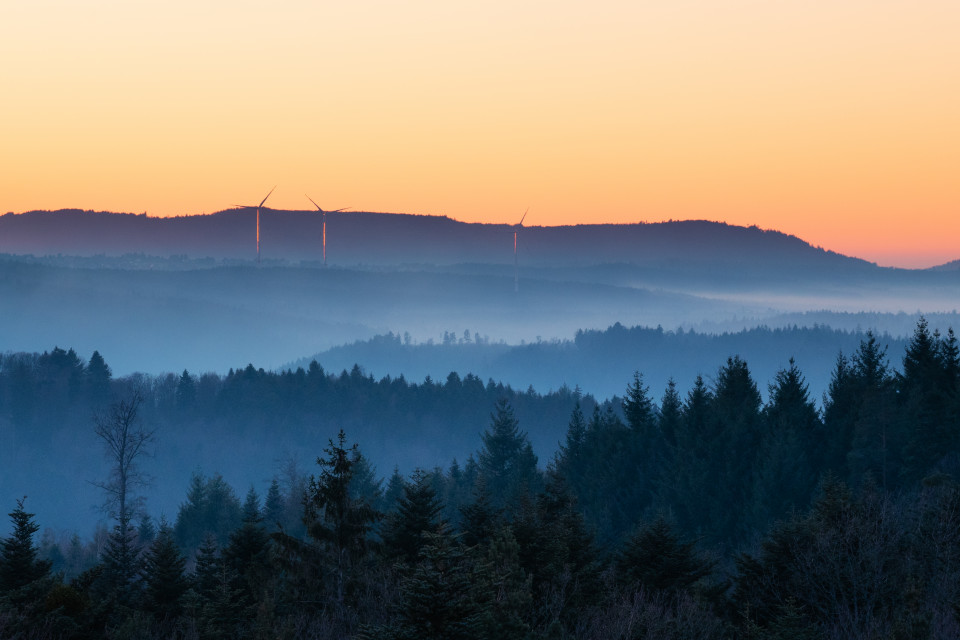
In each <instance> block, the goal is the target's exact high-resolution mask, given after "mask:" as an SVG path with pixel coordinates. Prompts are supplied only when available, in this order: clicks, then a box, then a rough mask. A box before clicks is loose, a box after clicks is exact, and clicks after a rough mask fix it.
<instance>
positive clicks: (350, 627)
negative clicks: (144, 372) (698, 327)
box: [0, 319, 960, 639]
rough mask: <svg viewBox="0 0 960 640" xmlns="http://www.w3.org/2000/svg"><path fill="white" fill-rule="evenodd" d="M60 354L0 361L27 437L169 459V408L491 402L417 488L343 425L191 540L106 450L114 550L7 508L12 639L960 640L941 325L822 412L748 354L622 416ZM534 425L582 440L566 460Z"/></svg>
mask: <svg viewBox="0 0 960 640" xmlns="http://www.w3.org/2000/svg"><path fill="white" fill-rule="evenodd" d="M43 358H46V359H47V360H46V361H44V362H45V363H46V364H45V365H44V366H46V365H49V361H50V360H51V359H53V360H55V361H57V362H59V363H61V364H66V365H68V366H65V367H63V368H62V369H61V372H62V373H63V375H62V376H60V377H57V376H47V377H44V376H42V375H34V376H33V377H29V376H26V375H24V371H23V370H22V369H21V370H18V369H17V367H27V368H28V369H29V368H30V367H29V366H28V365H30V362H31V361H30V359H29V358H27V357H26V356H22V357H19V358H17V357H13V356H11V357H10V358H7V359H4V360H3V361H2V362H0V364H2V365H3V366H2V368H0V390H2V391H0V393H2V394H3V395H2V396H0V402H2V405H0V416H2V417H0V420H3V421H4V422H3V425H4V429H3V431H4V432H5V433H7V434H11V433H13V434H15V435H14V436H13V437H25V436H24V435H23V433H24V430H23V425H30V424H32V425H35V424H39V423H40V421H39V418H38V416H40V415H45V416H47V417H46V418H44V423H45V421H46V419H47V418H50V417H51V416H53V417H54V418H55V417H56V416H59V415H66V414H67V413H68V412H70V411H73V410H74V409H76V408H77V407H79V406H81V405H82V404H83V403H87V404H86V405H85V406H87V407H88V408H89V409H90V410H91V411H93V412H94V414H95V415H96V419H95V420H94V426H95V431H96V434H97V437H99V438H100V439H101V440H102V441H103V443H104V444H109V443H111V442H117V440H116V439H115V437H116V435H117V434H121V433H122V434H124V440H123V442H127V443H129V442H139V443H142V444H143V445H144V447H145V449H144V450H147V449H149V447H150V446H151V444H152V443H153V442H154V441H155V439H160V440H161V441H162V438H163V437H164V433H163V431H162V429H160V428H156V427H153V426H151V425H152V424H157V423H156V422H152V420H153V419H155V418H156V417H157V416H159V415H161V413H162V411H170V412H178V411H179V412H181V413H180V416H181V418H182V420H184V421H189V420H191V419H193V418H194V417H195V415H196V414H195V413H194V412H202V411H209V412H211V415H215V414H217V413H218V412H229V411H233V412H234V413H232V414H229V416H234V417H237V416H241V415H246V416H250V418H249V419H250V420H276V421H277V423H278V424H283V415H282V413H283V412H282V411H278V408H287V409H289V407H290V406H292V405H294V404H296V403H302V402H307V401H308V400H309V398H311V397H316V396H317V395H318V394H319V391H318V389H320V388H321V387H323V386H324V385H331V386H332V388H334V389H336V390H337V393H338V394H342V395H337V396H321V397H323V398H325V399H326V401H325V402H324V403H318V404H317V405H316V406H315V411H316V412H317V414H318V415H319V414H322V413H324V412H327V411H330V412H335V411H336V410H337V409H336V407H337V406H341V407H342V406H344V405H356V406H364V405H365V404H366V403H367V402H370V403H371V406H379V405H378V404H377V403H379V402H382V401H383V398H384V397H388V398H390V399H391V401H392V402H394V401H397V400H398V399H402V398H404V397H408V398H409V399H411V401H412V400H413V399H414V398H415V399H416V400H417V401H418V402H422V401H425V400H424V398H425V397H426V396H421V395H419V394H429V393H432V394H434V395H435V396H436V398H437V400H436V402H437V405H438V406H440V405H443V406H456V405H458V404H459V406H461V407H463V408H464V411H465V412H466V410H467V407H469V406H472V404H471V403H474V402H480V403H486V406H487V410H488V411H489V419H488V420H487V421H486V424H485V426H484V428H483V430H482V433H480V434H479V439H478V440H476V441H475V442H474V445H473V446H472V447H470V448H467V449H465V450H464V451H463V457H460V458H458V459H457V460H452V461H450V462H449V463H448V464H446V465H444V466H442V467H433V466H430V465H427V466H428V468H417V469H415V470H414V471H413V472H412V473H401V472H399V471H395V472H394V473H392V474H389V473H388V474H387V476H386V477H381V476H380V475H379V474H378V473H377V469H376V468H375V467H374V465H373V464H372V463H371V461H370V459H369V458H368V457H366V456H365V455H364V449H365V447H367V446H368V444H367V443H365V441H364V437H365V436H367V435H368V434H357V433H354V432H352V431H350V430H349V427H348V426H347V425H344V426H345V427H347V430H346V432H344V431H340V432H339V434H337V433H336V432H335V430H328V431H327V432H326V433H327V436H326V437H327V438H329V439H328V440H327V441H326V442H327V444H326V446H325V447H323V448H322V450H321V451H318V452H317V460H316V462H317V464H316V466H315V467H314V468H313V469H311V470H309V471H308V472H307V473H304V472H302V471H299V470H298V469H296V468H295V467H291V468H288V469H286V470H285V472H279V473H277V475H276V476H275V478H274V479H273V481H272V482H271V483H270V485H269V488H268V489H267V490H266V492H265V493H264V495H263V496H260V495H258V493H257V491H256V490H255V489H253V488H251V489H249V490H245V488H242V489H243V490H241V492H240V493H238V492H237V489H236V488H234V487H231V486H230V484H229V483H227V482H226V481H225V480H224V478H223V477H222V476H220V475H219V474H216V473H213V474H212V475H208V474H205V473H202V472H199V471H198V472H196V473H194V474H193V476H192V478H184V479H182V480H180V481H179V482H181V483H182V484H183V485H184V486H187V487H188V489H187V492H186V495H185V496H184V498H183V501H182V503H181V505H180V508H179V509H178V512H177V514H176V517H175V518H171V519H170V520H169V521H167V520H163V519H160V520H159V521H158V520H157V519H155V518H153V517H151V516H150V515H148V514H150V513H151V509H150V504H149V503H144V502H143V501H142V500H140V499H138V498H140V497H142V492H141V491H140V490H139V488H138V487H139V484H138V483H139V481H140V480H146V478H144V477H143V476H142V475H141V474H140V473H139V472H140V471H141V469H140V468H139V466H138V462H140V458H139V454H138V453H136V452H132V453H133V455H131V456H126V457H125V456H124V455H117V454H116V447H113V448H110V447H109V446H108V447H107V449H106V451H107V454H106V456H105V457H104V463H103V465H102V473H101V478H102V482H101V486H102V487H103V489H104V498H105V500H106V507H107V509H108V513H109V514H110V516H111V520H110V526H109V527H102V528H101V529H99V530H98V531H97V532H95V534H94V535H93V536H92V537H91V538H87V539H85V538H81V537H79V536H74V537H73V538H72V539H69V540H59V539H56V538H55V537H51V536H41V535H38V534H39V531H40V529H39V525H38V522H42V521H43V520H44V518H45V517H47V515H46V514H43V513H38V514H36V515H34V514H33V513H32V512H31V510H30V499H29V497H27V498H26V499H22V500H18V501H16V502H15V504H12V505H10V508H11V509H12V511H11V513H10V518H11V524H12V527H11V528H10V535H9V537H7V538H5V539H3V542H2V545H0V637H34V638H47V637H50V638H52V637H63V638H87V637H90V638H93V637H104V636H106V637H115V638H135V637H136V638H140V637H147V638H150V637H156V638H161V637H164V638H165V637H183V638H197V637H199V638H233V637H262V638H325V637H330V638H341V637H355V638H678V639H679V638H771V639H772V638H777V639H787V638H820V637H825V638H955V637H957V636H958V635H960V485H958V484H957V478H958V473H960V457H958V453H960V451H958V449H960V438H958V434H960V348H958V344H957V340H956V337H955V336H954V334H953V332H952V331H948V332H947V333H946V334H945V335H940V334H939V333H937V332H931V331H930V330H929V328H928V327H927V324H926V321H925V320H922V319H921V321H920V322H919V323H918V325H917V327H916V330H915V331H914V334H913V336H912V338H911V339H910V341H909V342H908V344H907V347H906V349H905V350H904V352H903V354H902V357H898V356H895V355H894V354H888V353H887V352H886V350H885V349H884V347H883V346H882V345H881V344H880V343H879V342H878V340H877V338H876V337H875V336H874V335H873V334H870V333H868V334H866V335H865V337H864V338H863V340H862V341H861V342H860V344H859V346H858V347H857V348H856V349H855V350H854V351H853V352H851V353H848V354H841V355H840V356H838V358H837V360H836V363H835V365H834V368H833V371H832V375H831V381H830V385H829V390H828V393H827V395H826V397H825V398H824V403H823V407H822V410H820V409H818V406H817V405H816V404H815V402H814V400H813V399H812V398H811V397H810V394H809V391H808V388H807V385H806V382H805V377H804V374H803V372H802V371H801V370H800V369H799V368H798V367H797V366H796V365H795V364H794V363H793V362H792V361H791V362H790V364H789V366H787V367H786V368H784V369H783V370H781V371H780V372H779V373H778V374H777V375H776V376H775V378H774V379H773V380H771V381H769V389H768V393H767V394H766V398H767V399H766V401H764V400H763V398H762V397H761V394H760V390H759V387H758V383H757V382H756V381H755V380H754V378H753V376H752V375H751V372H750V369H749V367H748V364H747V362H745V361H744V360H743V359H741V358H740V357H738V356H731V357H730V358H728V359H727V360H726V362H725V363H723V364H722V365H721V366H720V367H719V369H718V371H717V373H716V376H715V377H714V378H713V379H712V381H711V382H709V383H708V382H707V381H706V380H705V379H704V378H702V377H698V378H697V380H696V381H695V383H694V384H693V385H692V386H691V387H690V388H687V389H680V388H678V386H677V385H676V384H674V383H672V382H671V383H670V384H669V385H668V386H667V388H666V390H665V391H663V392H662V393H660V392H657V393H654V392H651V390H650V389H649V388H648V386H647V385H646V384H645V383H644V378H643V375H642V373H640V372H638V373H636V374H635V375H634V376H633V378H632V379H631V380H628V381H625V382H626V385H625V386H626V389H625V392H624V394H623V397H622V398H616V399H615V400H614V401H612V402H605V403H598V402H596V401H595V400H594V399H592V398H590V397H581V395H580V394H579V393H578V392H577V391H576V390H569V389H567V390H564V391H563V393H559V394H552V395H551V394H548V395H546V396H540V395H539V394H536V393H533V392H532V390H531V391H529V392H519V393H518V392H516V391H513V390H512V389H509V388H507V387H503V386H498V385H496V384H493V383H492V382H491V383H488V384H486V385H484V384H483V383H482V382H481V381H479V380H478V379H476V378H474V377H472V376H470V377H465V378H464V379H462V380H461V379H460V378H459V377H456V378H454V377H451V378H450V379H448V380H447V381H446V383H444V384H435V383H433V382H432V381H428V383H427V384H424V385H410V384H409V383H406V381H403V380H399V381H398V380H397V379H384V380H381V381H380V382H377V381H374V380H373V379H371V378H369V377H365V376H364V375H363V374H362V372H361V371H359V370H358V369H357V370H355V371H354V372H352V373H347V372H344V373H343V374H342V375H340V376H337V375H332V374H328V373H326V372H323V371H322V369H321V368H320V367H319V365H311V367H309V368H308V369H307V370H299V371H288V372H284V373H281V374H269V373H266V372H263V371H257V370H255V369H253V368H252V367H250V368H249V369H247V370H240V371H234V372H231V373H230V374H229V375H228V376H226V377H224V378H220V377H219V376H209V377H207V378H206V379H204V377H200V378H198V379H195V378H194V377H192V376H190V374H189V373H187V372H184V374H183V375H181V376H180V377H179V378H176V377H175V378H174V380H173V381H169V380H168V381H167V382H165V383H163V384H158V382H159V381H157V380H151V379H146V378H136V377H133V378H124V379H119V380H115V379H112V377H111V376H110V372H109V367H107V366H106V363H105V362H103V359H102V358H101V357H100V356H99V354H95V355H94V357H91V359H90V361H89V362H88V363H83V362H82V360H80V359H79V358H78V357H77V355H76V354H73V353H71V352H70V351H64V350H54V351H53V352H49V353H46V354H43V355H42V356H38V357H37V358H35V359H34V361H33V363H34V364H37V362H40V360H41V359H43ZM891 359H895V360H897V361H898V366H897V367H896V368H895V367H894V366H893V365H892V364H891ZM16 371H19V372H20V373H19V374H17V373H15V372H16ZM31 371H32V372H33V374H37V372H38V371H42V368H37V367H34V368H33V369H31ZM17 384H19V385H21V386H20V387H18V386H17ZM310 385H316V386H310ZM391 385H395V388H394V387H391ZM401 388H405V389H407V391H397V389H401ZM294 389H297V390H298V391H297V392H296V393H294V392H293V390H294ZM38 390H39V391H38ZM164 390H165V391H164ZM377 393H381V394H384V395H383V396H382V397H380V398H379V399H378V398H376V397H375V394H377ZM71 394H72V395H71ZM351 394H353V395H351ZM405 394H409V395H406V396H405ZM457 394H459V395H457ZM334 397H335V398H336V400H333V399H332V398H334ZM78 403H79V404H78ZM202 407H205V408H202ZM521 407H524V411H526V412H538V411H540V412H545V413H546V412H547V410H548V409H549V411H550V412H551V413H549V417H548V419H549V420H561V421H562V424H563V425H565V428H566V435H565V437H563V438H562V441H561V442H560V446H559V449H558V450H557V451H556V453H555V454H554V455H553V456H551V457H550V458H549V459H539V460H538V457H537V455H536V454H535V453H534V449H533V447H532V445H531V441H530V438H529V437H528V434H527V433H526V429H527V427H526V422H525V420H526V417H525V416H526V415H527V414H525V413H522V412H521ZM561 408H562V409H563V415H555V414H556V413H559V411H560V409H561ZM411 410H412V407H411ZM58 412H59V413H58ZM48 414H49V415H48ZM338 415H346V414H345V413H344V414H338ZM444 415H446V414H444ZM229 416H227V417H226V418H225V419H229ZM148 418H149V419H148ZM192 424H195V425H200V424H202V423H200V422H197V423H192ZM10 425H19V428H18V429H19V430H15V429H13V428H10ZM87 428H88V429H89V430H93V427H89V426H88V427H87ZM8 437H10V436H8ZM235 437H236V438H240V439H242V438H243V437H244V434H243V431H242V429H241V430H239V431H238V432H237V433H236V435H235ZM424 437H429V435H428V434H427V435H425V436H424ZM355 440H356V441H358V442H359V446H357V445H353V442H354V441H355ZM125 446H128V445H125ZM111 452H113V453H111ZM121 453H122V452H121ZM128 453H130V452H128ZM125 460H126V461H129V462H130V464H129V465H127V466H124V461H125ZM267 472H268V471H267ZM78 481H80V480H78ZM159 481H164V482H171V481H173V482H177V480H176V479H171V478H163V479H162V480H161V479H154V482H159ZM128 490H129V491H128ZM24 493H27V494H28V495H29V490H28V489H25V490H24ZM241 495H243V498H241V497H240V496H241ZM121 496H122V498H121Z"/></svg>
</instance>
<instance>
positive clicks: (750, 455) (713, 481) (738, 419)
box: [701, 356, 762, 544]
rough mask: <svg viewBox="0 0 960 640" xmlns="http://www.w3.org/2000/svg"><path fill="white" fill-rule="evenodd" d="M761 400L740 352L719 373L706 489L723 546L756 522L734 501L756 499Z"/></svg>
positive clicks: (760, 431)
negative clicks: (747, 518) (754, 476)
mask: <svg viewBox="0 0 960 640" xmlns="http://www.w3.org/2000/svg"><path fill="white" fill-rule="evenodd" d="M760 404H761V398H760V392H759V390H758V389H757V385H756V383H755V382H754V381H753V378H752V376H751V375H750V371H749V369H748V367H747V363H746V362H744V361H743V360H742V359H741V358H740V357H739V356H734V357H732V358H727V364H726V365H725V366H723V367H721V368H720V371H719V372H718V373H717V383H716V387H715V389H714V395H713V402H712V403H711V418H710V422H711V428H710V429H711V431H712V433H713V436H714V438H713V440H712V442H711V445H710V455H709V458H708V460H707V461H706V466H707V470H708V474H709V475H708V480H707V484H706V486H705V487H704V489H705V491H706V495H707V496H708V504H707V505H706V506H707V509H708V511H707V512H706V513H707V514H709V515H708V516H707V520H708V521H709V522H711V523H712V524H713V527H714V530H715V532H716V533H715V534H714V535H716V536H718V538H717V540H716V541H717V542H720V543H722V544H732V543H736V542H738V541H739V540H742V539H744V538H745V537H746V536H748V535H749V524H750V523H749V522H748V521H745V520H744V519H743V518H742V517H741V515H742V511H739V510H734V509H731V508H730V505H745V504H749V503H750V501H751V498H752V495H751V493H752V492H751V490H752V485H753V483H752V481H751V470H752V469H753V468H754V465H755V463H756V459H757V458H756V456H757V452H758V450H759V448H760V441H761V438H762V429H761V422H760ZM707 435H709V434H707ZM702 517H703V516H702V515H701V518H702Z"/></svg>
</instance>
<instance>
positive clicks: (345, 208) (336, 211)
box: [330, 207, 353, 213]
mask: <svg viewBox="0 0 960 640" xmlns="http://www.w3.org/2000/svg"><path fill="white" fill-rule="evenodd" d="M347 209H353V207H344V208H343V209H334V210H333V211H331V212H330V213H340V212H341V211H346V210H347Z"/></svg>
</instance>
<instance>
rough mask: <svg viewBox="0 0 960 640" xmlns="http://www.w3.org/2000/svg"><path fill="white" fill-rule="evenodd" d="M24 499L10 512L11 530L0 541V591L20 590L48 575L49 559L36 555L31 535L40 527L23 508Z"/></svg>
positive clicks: (36, 551) (18, 501)
mask: <svg viewBox="0 0 960 640" xmlns="http://www.w3.org/2000/svg"><path fill="white" fill-rule="evenodd" d="M25 500H26V497H23V498H21V499H20V500H17V507H16V508H15V509H14V510H13V511H12V512H10V514H9V515H10V520H11V521H12V522H13V532H12V534H11V535H10V537H9V538H6V539H5V540H3V541H2V543H0V593H3V592H7V591H14V590H16V589H20V588H21V587H25V586H27V585H28V584H30V583H32V582H35V581H37V580H40V579H42V578H45V577H47V576H48V575H49V574H50V562H48V561H46V560H41V559H39V558H38V557H37V554H38V550H37V547H36V546H35V545H34V543H33V535H34V534H35V533H36V532H37V531H38V530H39V528H40V527H39V525H37V524H36V523H35V522H34V521H33V515H34V514H32V513H27V512H26V510H25V509H24V508H23V503H24V501H25Z"/></svg>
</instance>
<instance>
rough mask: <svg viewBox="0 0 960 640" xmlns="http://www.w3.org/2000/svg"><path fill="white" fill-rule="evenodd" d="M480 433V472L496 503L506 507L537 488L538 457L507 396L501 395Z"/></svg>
mask: <svg viewBox="0 0 960 640" xmlns="http://www.w3.org/2000/svg"><path fill="white" fill-rule="evenodd" d="M490 418H491V424H490V428H489V429H487V430H486V431H485V432H484V433H483V435H482V436H481V438H482V440H483V449H482V450H481V451H480V475H481V476H482V477H483V479H484V482H486V483H487V489H488V491H489V492H490V496H491V498H492V499H493V501H494V504H495V505H496V506H498V507H499V506H504V505H505V504H507V503H508V502H510V501H511V500H514V499H516V498H517V497H518V496H519V494H520V493H522V492H525V491H533V490H536V488H537V484H538V481H539V477H538V474H537V467H536V465H537V460H536V456H534V455H533V450H532V448H529V442H528V440H527V436H526V434H525V433H523V432H521V431H520V427H519V422H518V421H517V419H516V417H515V416H514V413H513V408H512V407H511V406H510V403H509V402H508V401H507V399H506V398H500V400H498V401H497V405H496V407H495V409H494V413H493V414H492V415H491V416H490Z"/></svg>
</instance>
